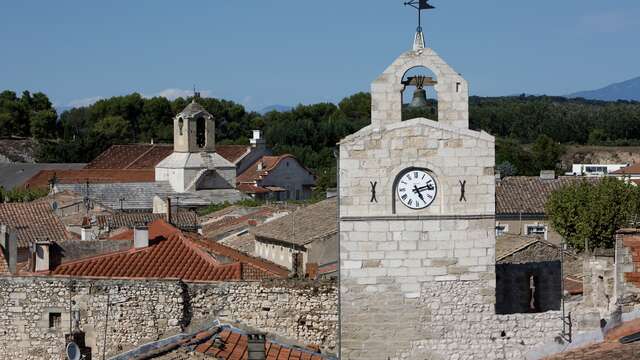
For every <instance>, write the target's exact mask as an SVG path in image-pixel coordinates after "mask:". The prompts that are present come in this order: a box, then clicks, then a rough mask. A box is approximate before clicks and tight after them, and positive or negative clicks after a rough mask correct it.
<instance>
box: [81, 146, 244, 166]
mask: <svg viewBox="0 0 640 360" xmlns="http://www.w3.org/2000/svg"><path fill="white" fill-rule="evenodd" d="M250 151H251V146H249V145H216V152H217V153H218V154H220V156H222V157H223V158H225V159H227V160H228V161H230V162H232V163H236V162H237V161H239V160H241V159H242V158H243V157H244V156H245V155H246V154H248V153H249V152H250ZM172 153H173V145H170V144H129V145H112V146H111V147H110V148H108V149H107V150H105V151H104V152H103V153H102V154H100V155H98V156H97V157H96V158H95V159H94V160H93V161H92V162H90V163H89V164H87V166H86V169H120V170H125V169H143V170H152V169H155V167H156V165H158V163H160V162H161V161H162V160H164V159H165V158H167V157H168V156H169V155H171V154H172Z"/></svg>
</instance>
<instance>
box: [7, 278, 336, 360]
mask: <svg viewBox="0 0 640 360" xmlns="http://www.w3.org/2000/svg"><path fill="white" fill-rule="evenodd" d="M70 289H72V291H71V294H70ZM70 295H71V299H72V300H73V301H74V302H75V303H76V307H77V309H78V310H79V311H80V328H81V329H82V330H83V331H84V332H85V333H86V336H87V345H88V346H90V347H91V348H92V350H93V355H94V356H96V357H97V356H98V355H100V356H102V352H103V350H104V349H105V346H104V344H105V329H106V334H107V335H106V336H107V346H106V349H107V350H106V353H107V356H110V355H114V354H117V353H120V352H122V351H124V350H128V349H130V348H133V347H135V346H138V345H140V344H142V343H145V342H148V341H152V340H157V339H161V338H164V337H167V336H170V335H173V334H176V333H179V332H181V331H183V330H184V329H186V328H192V327H194V326H197V325H199V324H201V323H204V322H208V321H211V320H213V319H216V318H219V319H220V320H222V321H223V322H234V321H239V322H241V323H242V324H245V325H247V326H252V327H255V328H257V329H259V330H262V331H267V332H269V333H273V334H275V335H279V336H282V337H286V338H290V339H292V340H297V341H299V342H301V343H305V344H317V345H320V346H321V347H322V348H323V349H324V350H327V351H335V347H336V342H337V337H336V332H337V330H336V329H337V321H338V314H337V289H336V287H335V285H334V284H331V283H323V284H320V283H310V282H289V281H269V282H262V283H259V282H227V283H207V284H185V283H183V282H180V281H171V280H154V281H139V280H97V279H83V280H75V282H74V283H73V284H70V281H69V280H68V279H61V278H50V277H49V278H46V277H34V278H31V277H29V278H26V277H25V278H16V277H14V278H10V277H0V304H3V306H4V309H3V310H4V311H2V312H0V358H2V359H10V358H15V359H60V358H61V354H63V352H64V345H65V344H64V334H65V333H68V332H69V299H70ZM107 304H109V311H108V318H107V316H106V315H107ZM51 313H52V314H54V315H50V314H51ZM57 314H60V315H61V321H60V325H59V327H55V328H50V319H49V318H50V316H56V315H57ZM105 324H107V325H108V326H107V327H105Z"/></svg>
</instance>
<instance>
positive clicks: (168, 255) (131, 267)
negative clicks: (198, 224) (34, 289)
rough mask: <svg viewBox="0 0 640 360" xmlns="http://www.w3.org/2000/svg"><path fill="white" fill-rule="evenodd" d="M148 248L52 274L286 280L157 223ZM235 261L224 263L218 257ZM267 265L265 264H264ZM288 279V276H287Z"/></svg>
mask: <svg viewBox="0 0 640 360" xmlns="http://www.w3.org/2000/svg"><path fill="white" fill-rule="evenodd" d="M149 239H150V240H149V247H147V248H144V249H130V250H126V251H120V252H115V253H111V254H106V255H99V256H95V257H90V258H86V259H81V260H77V261H73V262H69V263H65V264H62V265H60V266H58V267H56V268H55V269H53V270H52V271H51V272H50V274H51V275H65V276H78V277H109V278H133V279H143V278H178V279H182V280H185V281H231V280H256V279H263V278H273V277H283V276H280V274H279V273H276V272H275V271H273V270H274V269H272V268H270V263H266V262H265V261H261V260H259V259H255V260H254V259H248V258H247V257H244V258H240V257H239V256H236V254H235V252H236V251H235V250H233V249H231V248H227V247H226V246H223V245H219V244H216V245H217V246H209V245H207V244H206V243H205V242H204V241H202V240H201V239H200V238H199V237H198V236H197V235H192V234H183V233H182V232H181V231H180V230H178V229H176V228H174V227H173V226H171V225H169V224H168V223H166V222H165V221H164V220H156V221H154V222H153V223H151V224H150V226H149ZM216 255H217V256H224V257H226V258H231V259H232V260H234V262H233V263H230V264H223V263H222V262H220V261H218V260H216V258H215V256H216ZM263 263H264V264H263ZM285 276H286V275H285Z"/></svg>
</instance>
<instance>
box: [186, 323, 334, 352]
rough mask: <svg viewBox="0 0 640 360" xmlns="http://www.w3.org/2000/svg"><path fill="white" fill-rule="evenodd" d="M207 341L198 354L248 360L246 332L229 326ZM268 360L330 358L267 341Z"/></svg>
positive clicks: (200, 346)
mask: <svg viewBox="0 0 640 360" xmlns="http://www.w3.org/2000/svg"><path fill="white" fill-rule="evenodd" d="M220 330H221V331H220V332H219V333H217V334H216V335H215V336H213V337H211V338H210V339H208V340H207V341H205V342H203V343H201V344H200V345H198V346H196V349H195V350H196V352H199V353H201V354H205V355H209V356H211V357H214V358H216V359H223V360H247V359H248V358H249V355H248V353H247V348H248V342H249V339H248V336H247V334H246V333H245V332H243V331H241V330H239V329H235V328H231V327H228V326H224V327H221V329H220ZM265 354H266V359H267V360H293V359H296V360H324V359H329V357H327V356H325V355H322V354H320V353H317V352H315V351H313V350H309V349H303V348H299V347H293V346H290V345H285V344H281V343H277V342H272V341H269V340H267V341H266V342H265Z"/></svg>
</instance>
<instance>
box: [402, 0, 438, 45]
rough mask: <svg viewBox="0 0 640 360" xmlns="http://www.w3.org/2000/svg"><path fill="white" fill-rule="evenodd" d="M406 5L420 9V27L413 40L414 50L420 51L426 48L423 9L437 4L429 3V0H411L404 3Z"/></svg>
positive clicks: (429, 8) (428, 8)
mask: <svg viewBox="0 0 640 360" xmlns="http://www.w3.org/2000/svg"><path fill="white" fill-rule="evenodd" d="M404 5H405V6H407V5H409V6H411V7H412V8H414V9H416V10H418V28H417V29H416V36H415V39H414V40H413V50H414V51H418V50H421V49H424V47H425V44H424V34H423V33H422V10H431V9H435V6H432V5H431V4H429V0H411V1H408V2H405V3H404Z"/></svg>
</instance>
